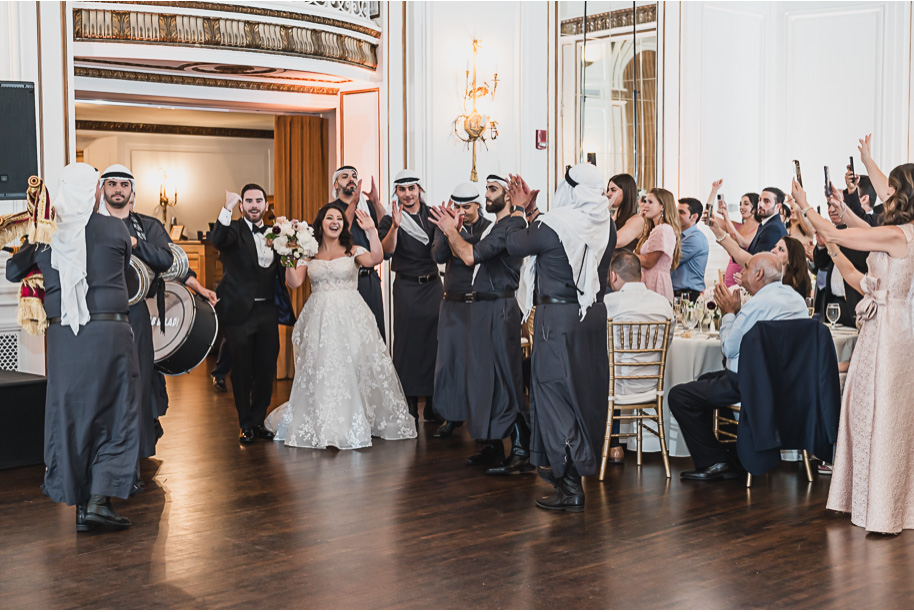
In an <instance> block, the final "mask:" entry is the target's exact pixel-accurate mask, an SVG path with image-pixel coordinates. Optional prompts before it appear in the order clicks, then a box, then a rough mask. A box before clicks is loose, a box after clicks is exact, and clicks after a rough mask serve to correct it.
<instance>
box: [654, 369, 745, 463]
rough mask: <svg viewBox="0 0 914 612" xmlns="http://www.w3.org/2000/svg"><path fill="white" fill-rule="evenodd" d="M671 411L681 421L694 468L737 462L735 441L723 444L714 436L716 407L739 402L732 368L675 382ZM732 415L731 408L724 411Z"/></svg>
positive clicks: (671, 395)
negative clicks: (693, 379)
mask: <svg viewBox="0 0 914 612" xmlns="http://www.w3.org/2000/svg"><path fill="white" fill-rule="evenodd" d="M668 401H669V403H670V412H672V413H673V416H674V417H676V421H678V422H679V427H680V429H681V430H682V435H683V437H685V441H686V444H688V446H689V452H690V453H691V454H692V461H694V462H695V469H697V470H705V469H707V468H709V467H711V466H712V465H714V464H715V463H721V462H729V463H733V464H738V459H737V457H736V444H723V443H721V442H718V441H717V439H716V438H715V437H714V409H715V408H727V407H729V406H731V405H733V404H736V403H738V402H739V401H740V395H739V387H738V386H737V378H736V374H735V373H733V372H731V371H730V370H722V371H720V372H709V373H708V374H703V375H701V376H699V377H698V380H696V381H695V382H690V383H684V384H681V385H676V386H675V387H673V388H672V389H670V394H669V396H668ZM721 414H722V416H725V417H730V418H732V411H730V410H723V411H721Z"/></svg>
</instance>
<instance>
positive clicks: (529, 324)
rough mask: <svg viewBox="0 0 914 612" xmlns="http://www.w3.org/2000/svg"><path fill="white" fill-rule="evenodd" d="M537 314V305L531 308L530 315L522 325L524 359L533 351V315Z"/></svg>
mask: <svg viewBox="0 0 914 612" xmlns="http://www.w3.org/2000/svg"><path fill="white" fill-rule="evenodd" d="M535 315H536V306H534V307H533V309H532V310H530V316H529V317H527V320H526V321H524V322H523V324H522V325H521V331H520V350H521V354H522V355H523V357H524V359H526V358H527V357H529V356H530V355H531V354H532V353H533V317H534V316H535Z"/></svg>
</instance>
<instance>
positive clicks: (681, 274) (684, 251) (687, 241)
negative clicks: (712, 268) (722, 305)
mask: <svg viewBox="0 0 914 612" xmlns="http://www.w3.org/2000/svg"><path fill="white" fill-rule="evenodd" d="M679 252H680V255H679V266H678V267H677V268H676V269H675V270H673V271H672V272H671V273H670V278H671V279H672V280H673V291H679V290H681V289H692V290H693V291H704V289H705V268H706V267H707V266H708V239H707V238H706V237H705V235H704V234H702V233H701V230H700V229H699V227H698V224H697V223H696V224H695V225H693V226H692V227H690V228H689V229H687V230H685V231H684V232H682V242H681V243H680V246H679Z"/></svg>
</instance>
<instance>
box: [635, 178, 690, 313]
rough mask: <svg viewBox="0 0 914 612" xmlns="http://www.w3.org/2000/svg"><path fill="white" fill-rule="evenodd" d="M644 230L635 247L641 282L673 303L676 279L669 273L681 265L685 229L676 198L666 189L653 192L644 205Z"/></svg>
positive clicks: (646, 198) (642, 208) (644, 200)
mask: <svg viewBox="0 0 914 612" xmlns="http://www.w3.org/2000/svg"><path fill="white" fill-rule="evenodd" d="M641 214H642V216H643V217H644V219H645V223H644V231H643V232H642V234H641V238H640V239H639V240H638V246H637V247H635V254H636V255H637V256H638V259H639V260H641V281H642V282H643V283H644V284H645V286H646V287H647V288H648V289H650V290H651V291H655V292H657V293H659V294H660V295H662V296H664V297H666V299H668V300H669V301H670V303H671V304H672V303H673V279H672V278H670V270H672V269H673V268H675V267H676V266H678V265H679V245H680V241H681V240H682V230H681V229H680V227H679V210H678V209H677V208H676V198H675V197H674V196H673V194H672V193H670V192H669V191H667V190H666V189H660V188H656V187H655V188H654V189H651V191H650V193H648V194H647V195H646V196H645V197H644V199H643V200H642V202H641Z"/></svg>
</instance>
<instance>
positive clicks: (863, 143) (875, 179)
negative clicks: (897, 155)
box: [857, 134, 889, 204]
mask: <svg viewBox="0 0 914 612" xmlns="http://www.w3.org/2000/svg"><path fill="white" fill-rule="evenodd" d="M872 139H873V135H872V134H867V135H866V136H865V137H864V138H861V139H860V144H859V145H858V146H857V150H858V151H860V159H862V160H863V165H864V166H866V173H867V175H869V177H870V182H871V183H872V184H873V189H875V190H876V195H878V196H879V199H880V200H882V201H883V202H885V201H886V200H888V199H889V179H888V178H886V176H885V175H884V174H883V173H882V170H880V169H879V166H877V165H876V161H875V160H874V159H873V154H872V150H871V149H870V142H871V141H872ZM873 204H875V202H873Z"/></svg>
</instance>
